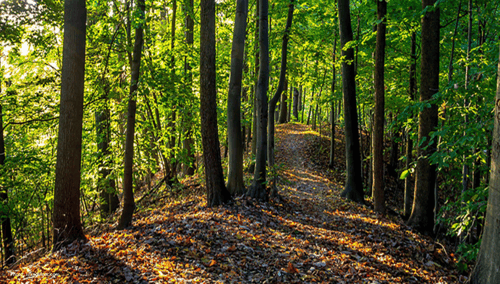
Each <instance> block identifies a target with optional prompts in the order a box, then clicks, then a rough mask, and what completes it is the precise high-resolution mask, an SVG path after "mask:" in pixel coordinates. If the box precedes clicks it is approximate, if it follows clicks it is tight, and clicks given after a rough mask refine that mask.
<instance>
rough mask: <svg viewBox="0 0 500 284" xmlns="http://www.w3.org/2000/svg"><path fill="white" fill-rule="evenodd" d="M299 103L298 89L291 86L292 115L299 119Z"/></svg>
mask: <svg viewBox="0 0 500 284" xmlns="http://www.w3.org/2000/svg"><path fill="white" fill-rule="evenodd" d="M299 103H300V95H299V90H298V89H297V88H296V87H295V88H293V110H292V113H293V117H295V120H298V119H299Z"/></svg>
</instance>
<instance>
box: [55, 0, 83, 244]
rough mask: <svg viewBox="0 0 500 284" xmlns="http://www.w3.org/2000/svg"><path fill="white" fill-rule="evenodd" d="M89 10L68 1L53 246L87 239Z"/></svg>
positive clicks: (79, 0)
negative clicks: (83, 207)
mask: <svg viewBox="0 0 500 284" xmlns="http://www.w3.org/2000/svg"><path fill="white" fill-rule="evenodd" d="M86 19H87V9H86V7H85V1H84V0H66V1H64V26H65V29H64V43H63V67H62V74H61V106H60V116H59V138H58V143H57V163H56V177H55V187H54V213H53V217H52V222H53V232H52V235H53V245H54V249H55V250H57V249H59V248H60V247H61V245H62V244H65V243H69V242H72V241H73V240H75V239H84V238H85V235H84V233H83V228H82V223H81V220H80V165H81V157H82V120H83V87H84V71H85V34H86Z"/></svg>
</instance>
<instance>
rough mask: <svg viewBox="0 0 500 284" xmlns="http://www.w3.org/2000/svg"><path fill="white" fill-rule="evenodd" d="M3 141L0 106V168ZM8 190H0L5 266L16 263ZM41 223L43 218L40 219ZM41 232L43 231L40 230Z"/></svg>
mask: <svg viewBox="0 0 500 284" xmlns="http://www.w3.org/2000/svg"><path fill="white" fill-rule="evenodd" d="M1 93H2V82H1V81H0V94H1ZM5 156H6V155H5V140H4V132H3V111H2V105H0V167H3V166H4V165H5ZM8 192H9V189H8V188H7V187H5V186H2V187H1V188H0V202H1V203H3V208H4V211H3V212H1V215H2V217H1V218H0V220H1V222H2V243H3V251H4V254H5V265H9V264H12V263H14V262H15V261H16V258H15V254H14V239H13V238H12V228H11V224H10V214H9V212H8V208H9V206H8V204H9V193H8ZM42 222H43V217H42ZM42 231H43V229H42Z"/></svg>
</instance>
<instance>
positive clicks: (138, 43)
mask: <svg viewBox="0 0 500 284" xmlns="http://www.w3.org/2000/svg"><path fill="white" fill-rule="evenodd" d="M137 9H138V13H139V15H140V17H141V19H144V18H145V15H144V14H145V9H146V5H145V3H144V0H138V1H137ZM142 25H143V24H142V23H141V24H139V25H138V26H137V27H136V28H135V39H134V40H135V42H134V49H133V56H132V64H131V66H130V72H131V77H130V91H129V99H128V109H127V135H126V136H125V158H124V160H125V162H124V169H123V211H122V215H121V216H120V222H119V223H118V226H117V227H116V228H117V229H118V230H122V229H125V228H126V227H128V226H129V225H130V223H132V216H133V215H134V210H135V202H134V189H133V185H132V181H133V174H134V173H133V165H134V135H135V113H136V110H137V104H136V97H137V91H138V83H139V75H140V69H141V56H142V46H143V43H144V36H143V27H142Z"/></svg>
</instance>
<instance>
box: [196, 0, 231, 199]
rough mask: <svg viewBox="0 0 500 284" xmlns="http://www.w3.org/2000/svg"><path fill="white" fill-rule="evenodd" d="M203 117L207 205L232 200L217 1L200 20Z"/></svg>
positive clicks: (207, 3) (207, 2)
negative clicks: (223, 145)
mask: <svg viewBox="0 0 500 284" xmlns="http://www.w3.org/2000/svg"><path fill="white" fill-rule="evenodd" d="M200 24H201V27H200V116H201V140H202V144H203V161H204V164H205V179H206V187H207V206H208V207H213V206H217V205H220V204H223V203H225V202H227V201H229V200H230V199H231V195H230V193H229V191H228V190H227V189H226V186H225V185H224V175H223V173H222V165H221V157H220V143H219V130H218V126H217V85H216V69H215V68H216V67H215V1H214V0H202V1H201V18H200Z"/></svg>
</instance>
